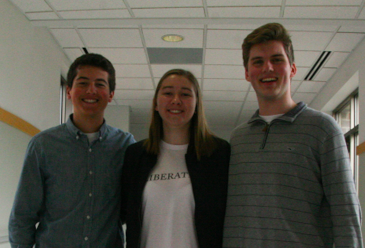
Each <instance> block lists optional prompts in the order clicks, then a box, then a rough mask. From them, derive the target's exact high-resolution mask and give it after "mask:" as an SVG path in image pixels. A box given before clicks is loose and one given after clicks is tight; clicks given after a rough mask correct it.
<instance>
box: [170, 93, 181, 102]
mask: <svg viewBox="0 0 365 248" xmlns="http://www.w3.org/2000/svg"><path fill="white" fill-rule="evenodd" d="M172 103H174V104H181V99H180V96H179V95H178V94H175V95H174V97H173V99H172Z"/></svg>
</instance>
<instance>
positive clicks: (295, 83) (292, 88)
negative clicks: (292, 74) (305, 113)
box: [290, 80, 302, 92]
mask: <svg viewBox="0 0 365 248" xmlns="http://www.w3.org/2000/svg"><path fill="white" fill-rule="evenodd" d="M301 82H302V81H296V80H292V81H291V84H290V91H291V92H295V91H296V90H297V89H298V87H299V85H300V84H301Z"/></svg>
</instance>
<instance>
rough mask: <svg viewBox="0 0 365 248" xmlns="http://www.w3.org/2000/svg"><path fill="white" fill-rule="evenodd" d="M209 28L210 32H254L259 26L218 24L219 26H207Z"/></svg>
mask: <svg viewBox="0 0 365 248" xmlns="http://www.w3.org/2000/svg"><path fill="white" fill-rule="evenodd" d="M207 27H208V30H209V29H218V30H221V29H228V30H229V29H231V30H242V29H246V30H250V31H252V30H254V29H256V28H258V27H259V25H257V24H247V23H242V24H241V23H240V24H237V23H232V24H220V23H217V24H208V25H207Z"/></svg>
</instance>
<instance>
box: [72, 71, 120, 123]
mask: <svg viewBox="0 0 365 248" xmlns="http://www.w3.org/2000/svg"><path fill="white" fill-rule="evenodd" d="M108 76H109V74H108V73H107V72H106V71H104V70H102V69H101V68H99V67H95V66H80V67H79V68H78V69H77V75H76V77H75V78H74V81H73V84H72V88H69V87H67V88H66V89H67V98H68V99H71V101H72V104H73V107H74V119H78V120H85V119H87V118H98V119H101V120H103V118H104V110H105V108H106V106H107V105H108V103H109V102H111V100H112V99H113V96H114V92H110V89H109V83H108Z"/></svg>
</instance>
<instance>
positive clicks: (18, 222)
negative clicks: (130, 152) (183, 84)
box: [9, 54, 135, 248]
mask: <svg viewBox="0 0 365 248" xmlns="http://www.w3.org/2000/svg"><path fill="white" fill-rule="evenodd" d="M114 90H115V70H114V67H113V65H112V64H111V63H110V61H109V60H107V59H106V58H104V57H103V56H101V55H98V54H85V55H83V56H81V57H79V58H77V59H76V60H75V61H74V63H73V64H72V65H71V67H70V69H69V72H68V75H67V97H68V98H69V99H71V101H72V104H73V109H74V113H73V114H71V115H70V117H69V119H68V121H67V123H65V124H62V125H59V126H57V127H53V128H50V129H48V130H45V131H43V132H41V133H39V134H37V135H36V136H35V137H33V139H32V140H31V141H30V143H29V145H28V148H27V152H26V156H25V160H24V164H23V171H22V174H21V177H20V181H19V186H18V190H17V193H16V196H15V201H14V205H13V209H12V212H11V216H10V220H9V239H10V243H11V247H12V248H15V247H17V248H31V247H33V245H34V244H35V247H47V248H51V247H55V248H64V247H95V248H102V247H105V248H107V247H108V248H116V247H123V237H122V236H121V232H120V231H121V227H120V221H119V211H120V201H121V199H120V191H121V185H120V177H121V168H122V163H123V157H124V152H125V149H126V148H127V146H128V145H130V144H131V143H134V142H135V140H134V138H133V136H132V135H131V134H130V133H126V132H123V131H122V130H120V129H116V128H113V127H111V126H108V125H106V123H105V120H104V110H105V108H106V106H107V105H108V103H109V102H111V100H112V98H113V96H114Z"/></svg>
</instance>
